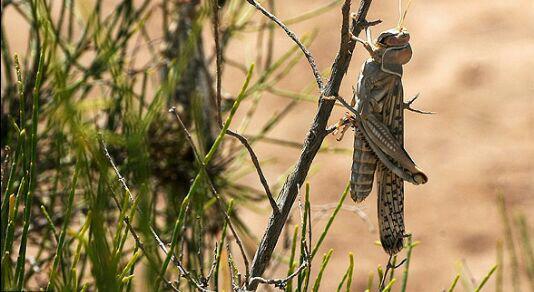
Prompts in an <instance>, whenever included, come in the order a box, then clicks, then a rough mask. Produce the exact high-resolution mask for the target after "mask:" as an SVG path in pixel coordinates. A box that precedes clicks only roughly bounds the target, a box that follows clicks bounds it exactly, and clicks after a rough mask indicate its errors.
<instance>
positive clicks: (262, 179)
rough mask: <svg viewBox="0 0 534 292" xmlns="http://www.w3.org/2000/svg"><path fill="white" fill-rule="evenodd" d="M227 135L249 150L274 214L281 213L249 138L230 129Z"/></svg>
mask: <svg viewBox="0 0 534 292" xmlns="http://www.w3.org/2000/svg"><path fill="white" fill-rule="evenodd" d="M226 133H227V134H228V135H230V136H232V137H235V138H237V139H238V140H239V141H241V143H242V144H243V146H245V148H246V149H247V150H248V153H249V154H250V159H251V160H252V163H253V164H254V167H255V168H256V171H257V172H258V176H259V177H260V181H261V184H262V185H263V188H264V189H265V193H266V194H267V197H268V198H269V203H270V204H271V207H272V208H273V212H275V213H278V212H280V210H278V206H277V205H276V201H275V200H274V198H273V194H272V193H271V190H270V189H269V184H268V183H267V179H266V178H265V175H264V174H263V171H262V170H261V166H260V162H259V161H258V156H256V153H254V150H253V149H252V146H250V143H249V142H248V140H247V138H245V137H243V136H242V135H240V134H238V133H237V132H234V131H232V130H230V129H228V130H227V131H226Z"/></svg>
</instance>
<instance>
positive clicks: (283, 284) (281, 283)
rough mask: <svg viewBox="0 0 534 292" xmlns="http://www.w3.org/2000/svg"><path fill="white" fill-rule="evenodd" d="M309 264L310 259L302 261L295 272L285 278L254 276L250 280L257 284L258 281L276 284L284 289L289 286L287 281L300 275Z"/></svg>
mask: <svg viewBox="0 0 534 292" xmlns="http://www.w3.org/2000/svg"><path fill="white" fill-rule="evenodd" d="M308 266H309V261H308V260H305V261H304V262H302V264H301V265H300V266H299V267H298V269H297V270H296V271H295V272H293V273H292V274H291V275H289V276H287V277H285V278H283V279H264V278H262V277H254V278H252V279H250V282H251V285H253V284H256V285H257V284H258V283H262V284H268V285H274V287H276V288H280V289H284V288H285V287H286V286H287V282H289V280H291V279H293V278H294V277H296V276H298V275H299V274H300V272H302V270H304V269H305V268H306V267H308Z"/></svg>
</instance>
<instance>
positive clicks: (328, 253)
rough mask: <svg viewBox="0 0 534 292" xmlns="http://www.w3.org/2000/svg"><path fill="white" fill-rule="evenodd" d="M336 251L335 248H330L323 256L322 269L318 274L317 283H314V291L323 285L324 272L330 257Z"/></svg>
mask: <svg viewBox="0 0 534 292" xmlns="http://www.w3.org/2000/svg"><path fill="white" fill-rule="evenodd" d="M333 252H334V250H333V249H330V250H329V251H328V252H327V253H326V254H325V255H324V257H323V262H322V264H321V269H320V270H319V274H318V275H317V278H316V279H315V283H314V284H313V292H318V291H319V286H320V285H321V280H322V279H323V273H324V270H325V269H326V266H327V265H328V262H329V261H330V257H331V256H332V253H333Z"/></svg>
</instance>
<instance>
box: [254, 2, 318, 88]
mask: <svg viewBox="0 0 534 292" xmlns="http://www.w3.org/2000/svg"><path fill="white" fill-rule="evenodd" d="M247 2H248V3H250V4H251V5H253V6H254V7H256V9H258V10H259V11H261V13H263V15H265V16H267V17H268V18H269V19H271V20H272V21H274V22H275V23H276V24H277V25H278V26H280V27H281V28H282V29H283V30H284V31H285V32H286V34H287V35H288V36H289V37H290V38H291V39H292V40H293V41H294V42H295V43H296V44H297V45H298V46H299V48H300V49H301V50H302V52H303V53H304V55H305V56H306V59H308V63H310V66H311V69H312V72H313V76H315V81H317V85H318V86H319V90H320V91H323V88H324V84H323V78H322V77H321V73H320V72H319V69H318V68H317V64H316V63H315V58H313V56H312V54H311V53H310V51H309V50H308V49H307V48H306V46H304V44H302V42H301V41H300V40H299V38H298V37H297V35H296V34H295V33H294V32H293V31H291V30H290V29H289V28H288V27H287V26H286V25H285V24H283V23H282V22H281V21H280V20H279V19H278V18H276V16H274V15H273V14H272V13H270V12H269V11H267V10H266V9H265V8H263V6H261V5H260V4H259V3H258V2H257V1H256V0H247Z"/></svg>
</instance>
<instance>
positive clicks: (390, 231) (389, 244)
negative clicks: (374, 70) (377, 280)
mask: <svg viewBox="0 0 534 292" xmlns="http://www.w3.org/2000/svg"><path fill="white" fill-rule="evenodd" d="M382 118H383V122H384V124H385V125H386V126H387V127H388V128H389V130H390V132H391V134H392V135H393V136H394V137H395V138H396V140H397V141H398V142H399V144H401V146H404V145H403V144H404V114H403V90H402V84H401V81H400V79H399V80H398V81H397V82H396V84H395V86H394V89H393V90H392V91H391V93H390V94H388V95H387V96H386V97H385V100H384V107H383V112H382ZM377 184H378V225H379V229H380V241H381V242H382V247H383V248H384V250H385V251H386V252H387V253H388V254H390V255H394V254H396V253H398V252H399V251H400V250H401V249H402V247H403V243H404V183H403V180H402V179H401V178H400V177H399V176H397V175H395V174H394V173H393V172H392V171H391V170H389V169H388V168H386V167H385V166H384V165H383V164H382V163H379V166H378V169H377Z"/></svg>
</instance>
